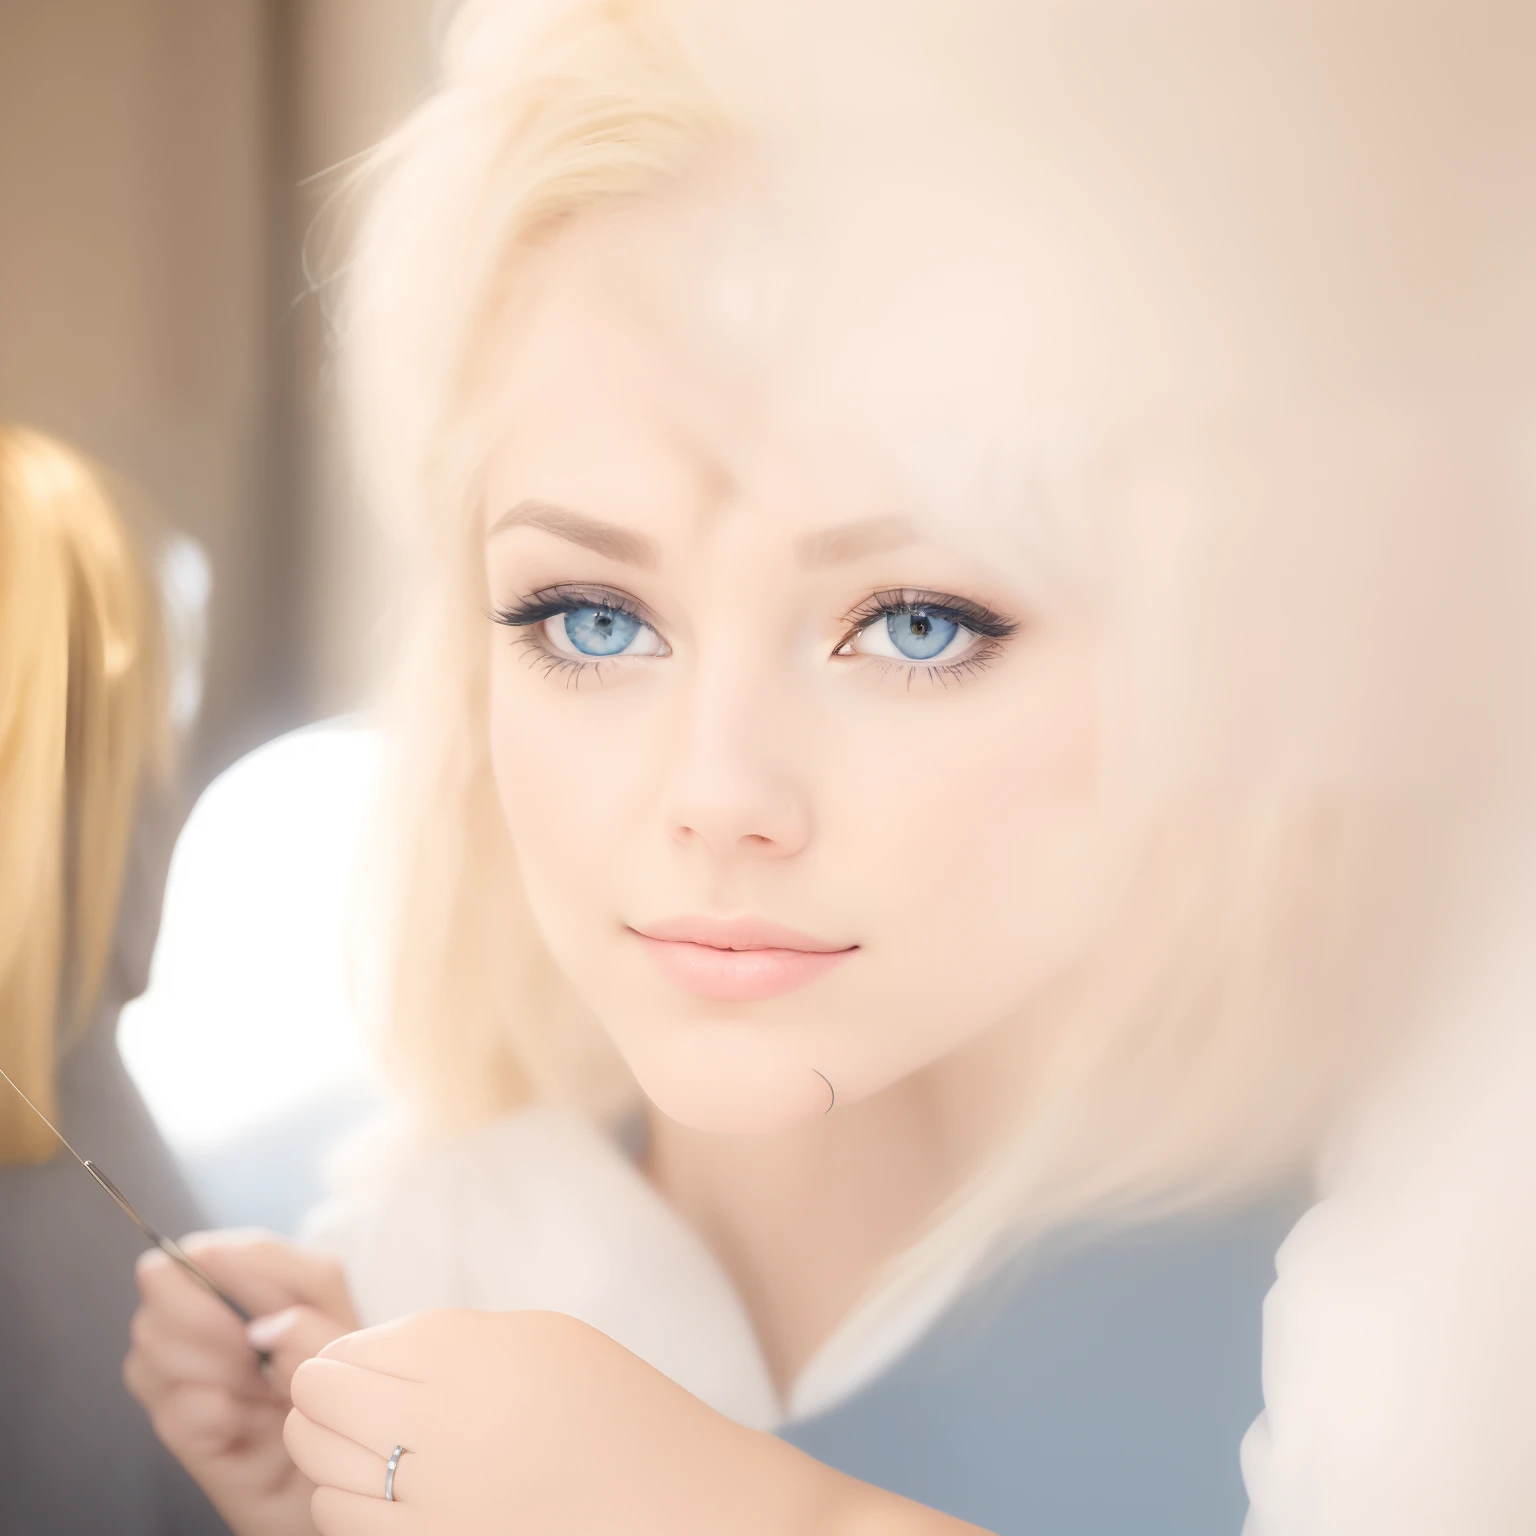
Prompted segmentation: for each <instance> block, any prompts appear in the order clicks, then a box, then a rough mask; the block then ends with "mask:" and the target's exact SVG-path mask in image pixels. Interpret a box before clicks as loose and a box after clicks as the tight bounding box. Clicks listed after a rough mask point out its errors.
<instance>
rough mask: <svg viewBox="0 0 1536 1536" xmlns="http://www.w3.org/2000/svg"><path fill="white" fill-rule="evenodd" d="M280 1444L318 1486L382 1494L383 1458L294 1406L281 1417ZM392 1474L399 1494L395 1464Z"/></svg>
mask: <svg viewBox="0 0 1536 1536" xmlns="http://www.w3.org/2000/svg"><path fill="white" fill-rule="evenodd" d="M283 1444H284V1445H286V1446H287V1447H288V1454H289V1456H291V1457H292V1458H293V1464H294V1466H296V1467H297V1468H298V1469H299V1471H300V1472H302V1473H303V1474H304V1475H305V1477H307V1478H308V1479H309V1480H310V1482H312V1483H314V1484H315V1485H316V1486H317V1487H324V1488H340V1489H342V1490H344V1491H345V1492H347V1493H360V1494H366V1495H368V1496H369V1497H370V1498H376V1499H381V1498H383V1497H384V1483H385V1479H386V1477H387V1475H388V1462H387V1461H386V1460H385V1458H384V1457H382V1456H379V1455H376V1454H375V1453H374V1452H373V1451H370V1450H369V1449H368V1448H367V1447H366V1446H362V1445H359V1444H358V1443H357V1441H355V1440H348V1439H347V1437H346V1436H345V1435H338V1434H337V1433H336V1431H335V1430H334V1429H327V1428H326V1427H325V1426H324V1425H323V1424H316V1423H315V1421H314V1420H313V1419H311V1418H306V1417H305V1415H304V1414H302V1413H300V1412H299V1410H298V1409H297V1408H294V1409H292V1410H291V1411H290V1412H289V1414H288V1417H287V1418H286V1419H285V1420H284V1421H283ZM395 1477H396V1482H395V1484H394V1491H395V1496H396V1498H399V1497H400V1496H401V1490H402V1487H403V1484H402V1483H401V1481H400V1468H399V1467H398V1466H397V1467H396V1468H395Z"/></svg>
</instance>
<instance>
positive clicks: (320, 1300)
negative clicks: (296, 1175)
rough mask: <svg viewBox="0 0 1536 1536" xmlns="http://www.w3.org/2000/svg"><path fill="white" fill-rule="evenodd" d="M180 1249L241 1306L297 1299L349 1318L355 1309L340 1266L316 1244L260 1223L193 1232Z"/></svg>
mask: <svg viewBox="0 0 1536 1536" xmlns="http://www.w3.org/2000/svg"><path fill="white" fill-rule="evenodd" d="M180 1246H181V1249H182V1251H183V1252H184V1253H185V1254H186V1255H187V1256H188V1257H189V1258H191V1259H195V1260H196V1261H197V1263H198V1265H199V1266H200V1267H202V1268H203V1269H206V1270H207V1271H208V1273H209V1274H210V1275H211V1276H212V1277H213V1278H214V1279H215V1280H217V1281H218V1282H219V1284H220V1285H221V1286H223V1287H224V1289H225V1290H227V1291H228V1292H229V1293H230V1294H231V1295H232V1296H233V1297H234V1298H235V1299H236V1300H237V1301H239V1302H240V1303H241V1304H242V1305H243V1306H245V1308H246V1309H247V1310H248V1311H250V1312H252V1313H254V1314H256V1315H257V1316H261V1315H263V1314H265V1313H268V1312H278V1311H281V1310H282V1309H283V1308H284V1307H289V1306H293V1305H295V1304H296V1303H300V1304H303V1305H305V1306H311V1307H314V1308H315V1310H316V1311H318V1312H326V1313H329V1314H330V1315H331V1316H332V1317H335V1318H338V1319H340V1320H341V1321H343V1322H352V1321H353V1320H354V1319H355V1318H356V1316H357V1312H356V1309H355V1308H354V1307H353V1305H352V1297H351V1294H350V1292H349V1291H348V1289H347V1280H346V1275H345V1273H344V1271H343V1270H342V1267H341V1265H340V1264H339V1263H337V1261H336V1260H335V1259H333V1258H331V1257H330V1255H329V1254H325V1253H322V1252H320V1250H319V1249H317V1248H306V1247H304V1246H302V1245H301V1244H299V1243H290V1242H288V1241H287V1240H286V1239H285V1238H281V1237H276V1236H274V1235H273V1234H272V1233H270V1232H263V1231H260V1230H259V1229H254V1228H253V1229H248V1230H239V1231H233V1232H194V1233H192V1234H191V1235H190V1236H189V1237H185V1238H183V1239H182V1240H181V1244H180Z"/></svg>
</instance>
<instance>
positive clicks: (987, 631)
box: [490, 586, 1019, 688]
mask: <svg viewBox="0 0 1536 1536" xmlns="http://www.w3.org/2000/svg"><path fill="white" fill-rule="evenodd" d="M588 606H594V607H603V608H611V609H612V610H613V611H614V612H615V613H623V614H627V615H628V616H629V617H630V618H632V619H635V620H637V621H638V622H639V623H641V624H645V625H649V626H650V627H651V628H655V624H654V621H653V620H652V619H651V618H650V616H649V615H648V614H647V613H646V611H645V610H644V609H643V608H642V607H641V606H640V604H638V603H637V602H635V600H634V599H633V598H630V597H626V596H625V595H624V593H622V592H618V591H615V590H614V589H613V588H611V587H570V586H561V587H545V588H542V589H541V590H539V591H537V592H531V593H529V594H528V596H527V597H524V598H520V599H519V600H518V601H517V602H516V603H513V604H510V605H508V606H505V607H502V606H498V607H496V608H494V609H493V610H492V611H491V615H490V617H491V619H492V620H493V621H494V622H495V623H497V624H505V625H506V626H508V627H509V628H511V629H522V630H533V629H535V628H536V627H537V626H538V625H540V624H542V623H544V621H545V620H546V619H553V618H558V617H559V616H560V615H561V614H563V613H571V612H574V611H575V610H576V609H578V608H582V607H588ZM914 608H922V609H925V610H926V611H927V612H929V613H934V614H938V615H939V616H940V617H942V618H945V619H948V620H950V621H952V622H953V623H956V624H959V625H961V626H963V627H964V628H966V629H968V630H970V631H971V632H972V633H973V634H975V635H977V636H979V637H980V639H981V640H982V641H983V642H984V643H982V644H979V645H977V646H976V647H975V648H974V649H973V650H971V651H970V652H969V653H968V654H967V655H965V656H964V657H962V658H961V659H960V660H959V661H956V662H939V663H937V664H935V665H933V666H927V667H920V666H897V665H896V664H895V663H893V662H887V661H884V659H883V658H881V657H878V656H862V657H860V658H859V659H860V660H862V661H874V662H880V663H882V670H891V669H892V668H895V669H896V670H898V671H900V672H903V673H904V674H905V675H906V680H907V686H908V688H910V687H911V686H912V680H913V678H914V676H916V675H918V674H922V675H923V676H925V677H927V678H928V679H929V680H931V681H934V682H939V683H944V682H947V681H949V680H957V679H960V678H962V677H963V676H965V675H968V674H972V673H976V672H980V671H982V670H983V669H984V668H985V667H986V666H987V665H988V663H990V662H991V661H993V660H995V659H996V657H997V655H998V653H999V652H1000V651H1001V650H1002V648H1003V642H1004V641H1005V640H1007V639H1009V638H1010V637H1011V636H1013V635H1014V634H1016V633H1017V632H1018V629H1019V626H1018V624H1017V622H1016V621H1014V620H1013V619H1007V618H1004V617H1003V616H1002V615H1001V614H999V613H996V612H994V611H993V610H992V609H991V608H988V607H987V606H986V605H985V604H983V603H977V602H973V601H972V600H971V599H970V598H965V597H955V596H953V595H951V594H949V593H943V592H926V591H921V590H917V589H913V588H900V589H895V588H892V589H889V590H886V591H883V592H874V593H871V594H870V596H869V597H867V598H865V599H864V601H863V602H862V603H859V604H858V605H857V606H856V607H854V608H852V609H850V610H849V611H848V612H847V613H846V614H844V615H843V620H842V622H843V624H844V625H845V626H846V630H845V633H844V635H843V638H842V639H841V640H839V641H838V642H837V644H836V645H835V646H834V647H833V654H834V655H836V654H837V653H838V652H840V651H841V650H842V648H843V647H844V646H845V645H848V644H850V643H851V642H852V641H854V640H856V639H857V638H858V637H859V635H860V634H861V633H862V632H863V631H864V630H866V629H868V628H869V627H870V625H872V624H876V623H878V622H879V621H880V620H881V619H886V618H890V617H892V616H893V615H897V614H903V613H910V612H911V611H912V610H913V609H914ZM520 638H521V643H522V644H524V645H526V646H527V647H528V648H529V649H530V650H532V651H533V652H534V653H535V654H536V656H537V657H538V658H539V660H540V661H542V663H543V664H544V666H545V675H546V676H555V675H558V674H580V673H583V672H596V671H597V670H598V668H599V666H600V663H599V662H596V661H590V662H582V661H576V660H574V659H573V658H571V657H569V656H558V655H555V654H554V653H553V652H551V651H549V650H547V649H545V647H544V646H543V645H541V644H540V643H539V641H538V640H537V639H536V638H535V637H534V635H532V634H526V635H523V636H521V637H520ZM573 680H574V679H573Z"/></svg>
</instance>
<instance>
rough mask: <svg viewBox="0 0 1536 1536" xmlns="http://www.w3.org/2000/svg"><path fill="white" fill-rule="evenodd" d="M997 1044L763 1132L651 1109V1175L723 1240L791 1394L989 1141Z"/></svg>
mask: <svg viewBox="0 0 1536 1536" xmlns="http://www.w3.org/2000/svg"><path fill="white" fill-rule="evenodd" d="M1005 1054H1006V1053H1005V1052H1003V1050H1002V1048H1001V1042H998V1041H995V1040H991V1039H990V1038H989V1039H988V1040H987V1041H979V1042H974V1043H973V1044H972V1045H970V1046H967V1047H966V1048H965V1049H964V1050H962V1051H959V1052H956V1053H954V1054H953V1055H951V1056H950V1057H947V1058H945V1060H944V1061H943V1062H941V1063H938V1064H936V1065H935V1066H932V1067H929V1068H927V1069H925V1070H924V1071H923V1072H921V1073H917V1074H914V1075H912V1076H910V1077H908V1078H905V1079H903V1080H902V1081H901V1082H899V1083H896V1084H894V1085H892V1086H891V1087H889V1088H887V1089H885V1090H884V1091H882V1092H881V1093H878V1094H876V1095H874V1096H872V1097H870V1098H868V1099H864V1100H862V1101H860V1102H858V1103H853V1104H847V1105H844V1104H841V1103H839V1104H838V1106H837V1107H836V1109H835V1110H834V1111H833V1112H832V1113H831V1114H829V1115H826V1116H824V1117H822V1118H820V1119H817V1120H813V1121H810V1122H808V1123H805V1124H800V1125H794V1126H791V1127H788V1128H786V1129H784V1130H781V1131H776V1132H773V1133H771V1134H768V1135H763V1136H750V1137H748V1136H742V1137H731V1136H719V1135H709V1134H705V1133H703V1132H699V1131H692V1130H689V1129H687V1128H686V1127H684V1126H681V1125H678V1124H677V1123H676V1122H675V1121H671V1120H668V1119H666V1118H665V1117H664V1116H662V1115H661V1114H660V1113H659V1112H658V1111H656V1110H655V1109H650V1110H649V1111H648V1113H649V1118H650V1151H649V1154H648V1159H647V1169H646V1171H647V1173H648V1175H649V1177H650V1178H651V1180H652V1181H653V1182H654V1183H655V1185H656V1186H657V1188H658V1189H660V1190H661V1192H662V1193H663V1194H664V1195H665V1196H666V1197H667V1199H668V1200H669V1201H670V1202H671V1203H672V1205H673V1206H674V1207H675V1208H676V1209H677V1211H678V1212H679V1214H681V1215H682V1216H683V1218H684V1219H685V1220H686V1221H688V1222H689V1223H690V1224H691V1225H692V1226H693V1228H694V1229H695V1230H696V1231H697V1232H698V1233H699V1234H700V1235H701V1236H702V1237H703V1238H704V1240H705V1241H706V1242H707V1243H708V1244H709V1246H710V1247H711V1248H712V1249H713V1251H714V1253H715V1256H716V1257H717V1258H718V1259H719V1261H720V1263H721V1264H722V1265H723V1267H724V1268H725V1270H726V1272H727V1274H729V1275H730V1277H731V1279H732V1281H733V1282H734V1283H735V1285H736V1288H737V1291H738V1293H739V1294H740V1296H741V1298H742V1301H743V1303H744V1304H745V1306H746V1308H747V1311H748V1313H749V1315H750V1316H751V1318H752V1320H753V1323H754V1325H755V1327H756V1329H757V1335H758V1340H759V1343H760V1344H761V1346H762V1349H763V1354H764V1357H765V1359H766V1361H767V1363H768V1368H769V1370H770V1372H771V1373H772V1376H773V1379H774V1381H775V1383H776V1385H777V1386H778V1388H779V1390H780V1392H781V1393H783V1392H785V1391H786V1390H787V1388H788V1386H789V1385H790V1383H792V1382H793V1381H794V1379H795V1377H796V1376H797V1375H798V1374H799V1372H800V1371H801V1369H802V1368H803V1367H804V1366H805V1364H806V1362H807V1361H808V1360H809V1359H810V1357H811V1356H812V1355H813V1354H814V1353H815V1351H816V1349H817V1347H818V1346H819V1345H820V1344H821V1343H822V1342H823V1341H824V1340H826V1339H827V1338H828V1337H829V1336H830V1335H831V1333H832V1332H833V1330H834V1329H835V1328H836V1326H837V1325H838V1323H839V1322H840V1321H841V1320H842V1319H843V1318H844V1317H845V1316H846V1315H847V1314H848V1312H849V1311H850V1310H851V1309H852V1308H853V1307H854V1305H855V1304H856V1303H857V1302H858V1301H859V1299H860V1298H861V1297H862V1296H863V1294H864V1293H865V1292H866V1291H867V1290H868V1289H869V1288H870V1286H871V1285H872V1284H873V1283H874V1282H875V1280H876V1279H877V1277H878V1275H879V1272H880V1270H881V1268H882V1267H883V1266H884V1265H885V1264H887V1263H888V1262H889V1261H890V1260H892V1259H893V1258H895V1257H896V1256H897V1255H898V1254H899V1253H900V1252H901V1251H902V1250H903V1249H904V1248H905V1247H906V1246H907V1245H908V1244H910V1243H911V1242H913V1241H914V1240H915V1239H916V1238H917V1237H918V1236H919V1235H920V1234H921V1232H922V1231H923V1229H924V1228H925V1226H926V1225H927V1224H928V1222H929V1221H930V1220H931V1219H932V1217H933V1216H934V1214H935V1212H936V1211H937V1210H938V1208H939V1207H940V1205H941V1204H942V1203H943V1202H944V1201H945V1200H946V1199H947V1198H948V1197H949V1196H950V1195H952V1194H953V1193H954V1192H955V1191H956V1190H957V1189H959V1188H960V1186H961V1185H962V1184H963V1182H964V1181H965V1179H966V1177H967V1175H968V1174H970V1173H971V1172H972V1170H973V1169H974V1168H975V1167H976V1165H977V1163H978V1161H979V1159H980V1157H981V1156H982V1155H983V1154H984V1153H985V1151H986V1149H987V1147H988V1146H990V1145H991V1144H992V1141H993V1140H994V1138H995V1135H996V1133H997V1131H998V1129H999V1127H1000V1123H1001V1119H1002V1117H1003V1115H1004V1113H1005V1109H1004V1101H1005V1100H1008V1101H1011V1100H1010V1099H1009V1096H1008V1095H1007V1094H1006V1093H1005V1092H1003V1091H1001V1090H1000V1087H999V1085H1000V1083H1002V1082H1003V1081H1005V1080H1006V1079H1007V1078H1008V1076H1009V1075H1010V1074H1008V1073H1007V1072H1006V1071H1000V1070H999V1069H1000V1068H1001V1067H1003V1066H1004V1065H1005V1062H1004V1061H1003V1060H1002V1059H1000V1057H1001V1056H1002V1055H1005Z"/></svg>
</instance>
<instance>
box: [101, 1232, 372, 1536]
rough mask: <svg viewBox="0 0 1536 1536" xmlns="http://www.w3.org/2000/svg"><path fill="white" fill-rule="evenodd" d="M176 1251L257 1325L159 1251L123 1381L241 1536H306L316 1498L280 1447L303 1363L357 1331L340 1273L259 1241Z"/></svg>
mask: <svg viewBox="0 0 1536 1536" xmlns="http://www.w3.org/2000/svg"><path fill="white" fill-rule="evenodd" d="M181 1246H182V1247H183V1248H184V1249H185V1250H186V1252H187V1253H188V1254H189V1256H191V1257H192V1258H194V1259H195V1260H196V1261H197V1263H198V1264H199V1265H200V1266H201V1267H202V1268H204V1269H206V1270H207V1271H208V1273H209V1274H210V1275H211V1276H212V1277H213V1278H214V1279H215V1280H216V1281H217V1282H218V1283H219V1284H220V1285H221V1286H222V1287H223V1288H224V1289H225V1290H227V1291H228V1292H229V1293H230V1294H231V1295H232V1296H234V1297H235V1298H236V1300H238V1301H239V1302H240V1303H241V1304H242V1305H243V1306H244V1307H245V1308H246V1309H247V1310H248V1311H251V1312H253V1313H255V1314H257V1319H256V1322H254V1323H253V1324H251V1325H250V1328H249V1329H247V1328H246V1326H245V1325H244V1324H242V1323H241V1322H240V1320H239V1319H238V1318H237V1317H235V1316H234V1315H233V1314H232V1313H231V1312H230V1311H229V1310H228V1308H226V1307H225V1306H224V1305H223V1304H222V1303H221V1302H219V1301H218V1300H216V1299H215V1298H214V1297H213V1296H211V1295H210V1294H209V1293H208V1291H207V1290H205V1289H204V1287H203V1286H201V1285H199V1284H198V1282H197V1281H196V1280H195V1279H193V1277H192V1276H191V1275H189V1274H187V1273H186V1272H185V1271H184V1270H183V1269H182V1268H181V1267H180V1266H179V1265H177V1264H174V1263H173V1262H172V1261H171V1260H170V1259H168V1258H167V1257H166V1256H165V1255H164V1254H163V1253H161V1252H159V1251H158V1250H153V1249H152V1250H151V1251H150V1252H148V1253H146V1254H144V1255H143V1256H142V1257H141V1258H140V1260H139V1264H138V1269H137V1274H138V1283H139V1294H140V1298H141V1305H140V1307H139V1310H138V1311H137V1312H136V1313H135V1314H134V1319H133V1328H132V1345H131V1348H130V1349H129V1352H128V1357H127V1359H126V1360H125V1361H124V1362H123V1380H124V1383H125V1384H126V1385H127V1388H128V1390H129V1392H130V1393H131V1394H132V1395H133V1396H134V1397H135V1398H136V1399H137V1400H138V1401H139V1402H140V1403H141V1404H142V1405H143V1407H144V1409H145V1410H146V1411H147V1412H148V1414H149V1417H150V1422H151V1423H152V1424H153V1425H154V1429H155V1433H156V1434H157V1435H158V1436H159V1437H160V1439H161V1440H162V1441H163V1442H164V1443H165V1445H166V1446H167V1447H168V1448H169V1449H170V1451H171V1452H172V1454H173V1455H175V1456H176V1458H177V1460H179V1461H180V1462H181V1463H182V1465H183V1466H185V1467H186V1469H187V1470H188V1472H190V1473H191V1474H192V1476H193V1478H194V1479H195V1480H196V1481H197V1483H198V1484H199V1485H200V1486H201V1487H202V1489H203V1491H204V1492H205V1493H206V1494H207V1495H208V1497H209V1499H210V1500H211V1501H212V1503H213V1505H214V1507H215V1508H216V1509H218V1511H219V1513H220V1514H221V1515H223V1517H224V1519H225V1520H226V1521H228V1523H229V1524H230V1526H231V1527H232V1528H233V1529H234V1530H235V1531H236V1532H238V1533H239V1536H303V1533H305V1532H308V1531H310V1530H311V1529H312V1527H311V1526H310V1524H309V1500H310V1495H311V1493H312V1492H313V1489H312V1486H311V1484H310V1483H309V1481H308V1480H307V1479H306V1478H305V1477H304V1476H303V1474H302V1473H300V1472H299V1471H298V1469H297V1468H296V1467H294V1465H293V1463H292V1461H291V1460H290V1459H289V1457H288V1453H287V1451H286V1450H285V1449H284V1447H283V1420H284V1418H285V1417H286V1416H287V1412H288V1407H289V1400H288V1385H289V1382H290V1380H291V1378H292V1376H293V1372H294V1370H295V1368H296V1367H297V1366H298V1364H299V1363H300V1361H301V1360H304V1359H306V1358H308V1357H309V1356H310V1355H313V1354H315V1353H316V1352H317V1351H318V1350H320V1349H321V1348H322V1347H324V1345H326V1344H327V1343H329V1342H330V1341H331V1340H332V1339H334V1338H337V1337H338V1336H340V1335H342V1334H345V1333H348V1332H350V1331H351V1330H352V1329H354V1328H356V1326H357V1317H356V1313H355V1312H354V1310H353V1307H352V1301H351V1298H350V1296H349V1295H348V1293H347V1286H346V1280H345V1277H344V1276H343V1274H342V1271H341V1267H340V1265H338V1264H337V1263H335V1261H334V1260H332V1259H329V1258H327V1257H325V1256H324V1255H322V1254H319V1253H315V1252H312V1251H310V1250H308V1249H304V1248H301V1247H299V1246H297V1245H295V1244H292V1243H288V1242H285V1241H283V1240H282V1239H280V1238H276V1237H272V1236H270V1235H269V1234H266V1233H259V1232H216V1233H201V1234H198V1235H197V1236H195V1237H190V1238H187V1239H186V1240H185V1241H184V1242H183V1243H182V1245H181ZM258 1349H259V1350H263V1351H266V1352H267V1354H268V1355H269V1360H268V1364H267V1365H266V1367H265V1368H264V1369H263V1368H261V1367H260V1366H259V1365H258V1355H257V1351H258Z"/></svg>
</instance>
